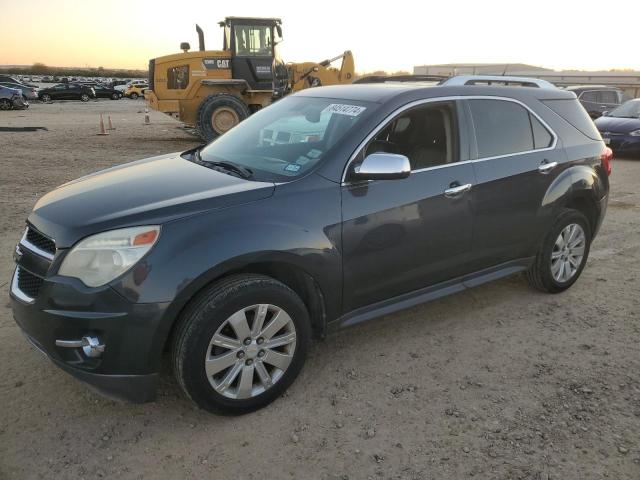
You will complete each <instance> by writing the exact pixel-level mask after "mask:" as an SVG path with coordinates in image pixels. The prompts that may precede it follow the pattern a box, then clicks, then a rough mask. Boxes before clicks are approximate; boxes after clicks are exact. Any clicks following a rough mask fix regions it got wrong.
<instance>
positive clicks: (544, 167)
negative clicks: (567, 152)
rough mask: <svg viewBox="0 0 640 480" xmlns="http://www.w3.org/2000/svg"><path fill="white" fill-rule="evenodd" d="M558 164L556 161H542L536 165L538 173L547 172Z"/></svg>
mask: <svg viewBox="0 0 640 480" xmlns="http://www.w3.org/2000/svg"><path fill="white" fill-rule="evenodd" d="M557 166H558V162H544V163H541V164H540V166H539V167H538V171H539V172H540V173H548V172H550V171H551V170H553V169H554V168H556V167H557Z"/></svg>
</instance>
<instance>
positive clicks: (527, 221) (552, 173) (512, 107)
mask: <svg viewBox="0 0 640 480" xmlns="http://www.w3.org/2000/svg"><path fill="white" fill-rule="evenodd" d="M466 105H467V108H468V110H467V111H468V114H469V117H470V123H471V124H472V130H473V132H474V139H475V144H474V145H473V147H474V150H475V152H474V153H475V156H476V160H475V161H474V162H473V166H474V170H475V175H476V185H475V186H474V187H473V189H472V190H471V192H472V199H473V211H474V221H473V222H474V235H473V259H472V262H471V265H472V267H473V270H474V271H477V270H481V269H484V268H488V267H492V266H495V265H498V264H501V263H504V262H508V261H511V260H515V259H519V258H524V257H528V256H530V255H532V251H535V249H536V244H537V242H538V241H539V232H540V231H541V230H543V229H544V224H545V221H546V220H545V219H544V217H543V216H541V215H540V212H541V210H542V200H543V198H544V196H545V193H546V191H547V189H548V188H549V186H550V185H551V183H552V182H553V181H554V179H555V178H556V177H557V175H558V173H559V172H560V171H561V170H562V168H563V165H562V162H563V161H564V159H565V155H564V152H563V151H562V149H561V148H556V144H557V140H556V136H555V134H554V133H553V132H552V131H551V129H550V127H548V126H547V125H546V124H545V123H544V122H543V121H542V119H541V118H540V117H538V116H537V115H536V114H534V113H533V112H532V111H531V110H529V109H528V108H527V107H525V105H524V104H522V103H520V102H517V101H515V100H509V99H492V98H479V99H470V100H466Z"/></svg>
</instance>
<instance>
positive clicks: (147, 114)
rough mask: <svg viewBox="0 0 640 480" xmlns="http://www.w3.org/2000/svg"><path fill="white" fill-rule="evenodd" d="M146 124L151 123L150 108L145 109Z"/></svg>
mask: <svg viewBox="0 0 640 480" xmlns="http://www.w3.org/2000/svg"><path fill="white" fill-rule="evenodd" d="M144 124H145V125H151V121H150V120H149V109H148V108H145V109H144Z"/></svg>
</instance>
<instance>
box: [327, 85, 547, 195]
mask: <svg viewBox="0 0 640 480" xmlns="http://www.w3.org/2000/svg"><path fill="white" fill-rule="evenodd" d="M459 100H501V101H505V102H513V103H517V104H518V105H521V106H522V107H524V108H525V109H526V110H527V111H528V112H529V113H530V114H531V115H533V116H534V117H535V118H536V119H537V120H538V121H539V122H540V123H541V124H542V125H543V126H544V127H545V128H546V129H547V130H548V131H549V133H550V134H551V136H552V137H553V142H551V145H550V146H549V147H545V148H534V149H533V150H525V151H522V152H514V153H505V154H503V155H496V156H493V157H481V158H475V159H471V160H464V161H462V162H454V163H444V164H442V165H436V166H434V167H426V168H421V169H418V170H411V174H414V173H421V172H426V171H428V170H436V169H439V168H445V167H453V166H456V165H464V164H467V163H475V162H484V161H487V160H495V159H498V158H507V157H513V156H514V155H526V154H529V153H535V152H546V151H549V150H554V149H555V148H556V146H557V144H558V135H556V132H555V131H554V130H553V129H552V128H551V127H550V126H549V124H548V123H547V122H545V121H544V120H543V119H542V117H540V115H538V114H537V113H536V112H534V111H533V110H531V108H529V106H528V105H527V104H525V103H523V102H521V101H520V100H516V99H515V98H509V97H500V96H493V95H454V96H449V97H437V98H426V99H422V100H415V101H413V102H410V103H407V104H406V105H403V106H401V107H399V108H397V109H396V110H394V111H393V112H392V113H390V114H389V115H387V116H386V117H385V118H384V120H382V121H381V122H380V123H379V124H378V126H377V127H376V128H374V129H373V131H371V132H370V133H369V135H367V136H366V137H365V139H364V140H363V141H362V142H360V144H359V145H358V147H357V148H356V149H355V152H354V153H353V154H352V155H351V156H350V157H349V160H348V161H347V164H346V165H345V168H344V170H343V171H342V180H341V181H340V184H341V185H347V184H349V183H350V182H347V181H346V177H347V172H348V171H349V166H350V165H351V163H352V162H353V161H354V160H355V159H356V157H357V156H358V155H359V154H360V152H361V151H362V149H363V148H364V147H365V146H366V144H367V143H369V141H370V140H371V139H372V138H373V137H374V136H375V135H376V134H377V133H378V132H379V131H380V130H382V129H383V128H384V127H385V126H386V125H387V124H388V122H389V121H391V120H392V119H393V118H394V117H395V116H397V115H398V114H400V113H402V112H404V111H405V110H409V109H411V108H413V107H417V106H419V105H424V104H427V103H435V102H446V101H459ZM472 120H473V119H472ZM474 133H475V129H474ZM531 135H532V136H533V132H531Z"/></svg>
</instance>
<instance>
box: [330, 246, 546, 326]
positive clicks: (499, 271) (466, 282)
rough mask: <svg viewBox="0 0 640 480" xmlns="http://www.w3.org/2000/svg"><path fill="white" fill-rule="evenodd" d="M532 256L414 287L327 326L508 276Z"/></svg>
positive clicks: (356, 320) (370, 317)
mask: <svg viewBox="0 0 640 480" xmlns="http://www.w3.org/2000/svg"><path fill="white" fill-rule="evenodd" d="M534 258H535V257H526V258H519V259H516V260H511V261H509V262H505V263H502V264H500V265H496V266H494V267H490V268H486V269H484V270H480V271H478V272H474V273H471V274H468V275H464V276H462V277H458V278H454V279H452V280H447V281H446V282H441V283H438V284H436V285H432V286H430V287H426V288H421V289H419V290H414V291H413V292H409V293H404V294H402V295H398V296H396V297H393V298H389V299H387V300H382V301H380V302H376V303H373V304H371V305H367V306H364V307H360V308H357V309H355V310H352V311H351V312H349V313H347V314H345V315H342V316H341V317H339V318H338V319H336V320H334V321H332V322H331V323H329V325H328V329H329V330H330V331H331V330H338V329H341V328H345V327H351V326H353V325H357V324H359V323H362V322H366V321H367V320H373V319H374V318H378V317H382V316H384V315H389V314H392V313H395V312H399V311H401V310H405V309H407V308H411V307H415V306H416V305H420V304H421V303H426V302H430V301H432V300H436V299H438V298H442V297H446V296H447V295H451V294H454V293H458V292H462V291H464V290H467V289H469V288H473V287H477V286H479V285H482V284H484V283H487V282H492V281H494V280H498V279H500V278H503V277H508V276H509V275H513V274H514V273H518V272H522V271H524V270H527V269H528V268H529V266H531V263H532V262H533V260H534Z"/></svg>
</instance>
